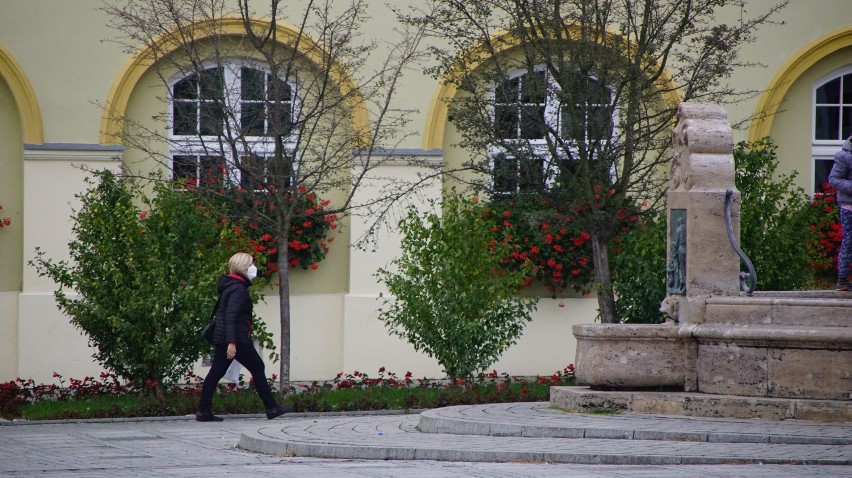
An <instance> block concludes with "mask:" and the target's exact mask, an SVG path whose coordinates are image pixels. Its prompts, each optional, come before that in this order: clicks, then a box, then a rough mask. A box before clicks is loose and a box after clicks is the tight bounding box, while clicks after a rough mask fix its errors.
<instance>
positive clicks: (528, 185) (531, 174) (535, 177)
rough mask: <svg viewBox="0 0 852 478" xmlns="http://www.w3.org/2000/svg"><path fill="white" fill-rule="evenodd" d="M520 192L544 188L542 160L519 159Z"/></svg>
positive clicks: (538, 190)
mask: <svg viewBox="0 0 852 478" xmlns="http://www.w3.org/2000/svg"><path fill="white" fill-rule="evenodd" d="M519 163H520V164H518V166H520V181H519V182H520V184H519V188H520V191H521V192H540V191H541V190H543V189H544V161H543V160H542V159H541V158H530V159H523V160H521V161H519Z"/></svg>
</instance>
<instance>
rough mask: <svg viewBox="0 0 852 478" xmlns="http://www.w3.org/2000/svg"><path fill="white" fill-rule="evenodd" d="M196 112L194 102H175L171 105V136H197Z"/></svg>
mask: <svg viewBox="0 0 852 478" xmlns="http://www.w3.org/2000/svg"><path fill="white" fill-rule="evenodd" d="M197 115H198V110H197V104H196V103H195V101H179V100H175V102H174V104H173V105H172V131H173V134H197V133H198V116H197Z"/></svg>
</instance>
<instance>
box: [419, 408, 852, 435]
mask: <svg viewBox="0 0 852 478" xmlns="http://www.w3.org/2000/svg"><path fill="white" fill-rule="evenodd" d="M493 408H499V406H495V407H492V410H491V413H471V410H476V408H475V407H469V406H462V407H448V408H442V409H435V410H426V411H424V412H422V413H421V414H420V422H419V424H418V427H417V428H418V429H419V430H420V431H421V432H424V433H443V434H452V435H481V436H497V437H499V436H504V437H509V436H512V437H530V438H603V439H608V440H656V441H690V442H708V443H770V444H787V445H795V444H799V445H852V427H849V433H848V436H824V435H817V434H816V433H821V432H823V433H824V428H821V429H819V430H813V432H812V434H810V435H807V434H805V433H807V432H805V431H801V430H797V431H796V432H793V431H791V430H789V426H788V425H787V424H783V425H782V424H779V428H780V427H786V428H787V429H788V432H787V433H783V432H782V431H780V430H779V432H776V433H767V432H732V431H713V430H712V427H704V426H702V421H701V420H695V419H683V418H680V417H662V416H655V417H653V421H652V420H641V421H642V422H645V423H642V425H643V428H644V429H643V428H640V427H637V426H636V424H634V423H632V422H631V421H630V420H620V421H617V422H614V421H613V420H607V419H606V418H605V417H603V416H601V417H594V416H590V415H583V414H573V417H578V418H582V419H581V420H577V421H579V422H581V423H580V424H578V425H574V424H572V423H571V422H573V421H575V420H574V418H572V414H569V413H566V412H560V411H558V410H555V409H544V408H538V409H536V408H530V410H529V411H526V412H527V413H525V414H524V415H523V417H524V418H525V419H526V423H518V419H517V418H518V417H515V419H514V420H511V419H510V418H512V417H510V414H508V413H507V414H500V413H493ZM515 408H517V407H515ZM536 412H538V413H536ZM463 414H464V415H463ZM542 423H548V424H542ZM705 423H712V422H705ZM648 424H651V425H653V429H648V426H647V425H648ZM684 424H688V426H689V427H690V428H692V430H691V431H686V430H678V428H684ZM810 428H813V427H810Z"/></svg>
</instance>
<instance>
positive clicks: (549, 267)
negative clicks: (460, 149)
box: [484, 186, 637, 297]
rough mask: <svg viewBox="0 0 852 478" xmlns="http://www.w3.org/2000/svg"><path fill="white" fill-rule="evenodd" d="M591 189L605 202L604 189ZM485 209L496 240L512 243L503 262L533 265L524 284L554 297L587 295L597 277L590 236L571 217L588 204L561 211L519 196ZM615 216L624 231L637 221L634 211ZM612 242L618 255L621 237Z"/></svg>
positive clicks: (549, 201)
mask: <svg viewBox="0 0 852 478" xmlns="http://www.w3.org/2000/svg"><path fill="white" fill-rule="evenodd" d="M595 190H596V191H599V194H596V195H595V200H596V201H598V202H604V201H606V200H607V199H608V195H607V193H606V190H605V189H604V187H603V186H595ZM610 195H611V194H610ZM489 206H490V207H489V208H486V209H485V211H484V214H485V215H486V216H488V217H489V218H490V219H491V220H492V221H493V222H494V224H493V226H492V227H491V231H492V232H494V234H495V236H496V237H495V240H498V241H503V242H504V243H507V244H511V245H512V249H513V252H512V258H511V259H505V260H504V263H505V264H506V265H507V266H508V267H511V268H517V267H521V265H522V264H523V263H524V262H525V261H530V262H532V264H533V268H532V272H531V274H530V275H529V276H528V277H527V280H526V285H527V286H529V285H531V284H533V283H535V282H538V283H541V284H542V285H544V287H545V288H546V289H547V290H548V291H549V292H550V293H551V294H552V295H553V296H554V297H555V296H557V295H560V294H562V293H563V292H565V291H566V290H568V289H572V290H574V291H575V292H582V293H583V294H589V293H590V290H589V288H590V285H591V284H592V282H593V281H594V277H595V273H594V268H593V265H592V244H591V241H590V240H591V235H590V234H589V233H588V232H587V231H586V230H585V229H584V228H583V227H582V226H581V225H580V224H579V221H577V220H576V219H575V218H576V217H577V216H578V215H580V214H582V213H584V212H585V210H586V209H588V208H589V207H590V206H589V205H588V204H575V205H572V206H570V207H564V205H557V204H555V202H554V201H553V200H552V199H550V198H548V197H546V196H533V195H530V196H526V195H521V196H515V197H512V198H498V199H494V200H492V202H491V203H490V205H489ZM567 211H573V213H568V212H567ZM617 217H618V219H619V221H621V225H620V227H619V230H620V231H621V232H622V233H623V232H627V231H629V230H630V228H631V227H632V225H633V224H634V223H635V222H636V221H637V214H636V213H635V211H633V210H632V209H626V208H625V209H619V210H618V212H617ZM612 242H613V252H614V253H616V254H617V253H619V252H620V246H619V242H620V238H619V237H618V236H616V237H614V238H613V241H612Z"/></svg>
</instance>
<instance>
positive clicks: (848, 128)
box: [839, 106, 852, 139]
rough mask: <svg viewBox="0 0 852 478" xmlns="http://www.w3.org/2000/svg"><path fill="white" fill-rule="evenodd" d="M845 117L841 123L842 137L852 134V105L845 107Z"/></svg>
mask: <svg viewBox="0 0 852 478" xmlns="http://www.w3.org/2000/svg"><path fill="white" fill-rule="evenodd" d="M842 112H843V118H842V121H841V123H840V138H839V139H845V138H848V137H849V136H850V135H852V107H850V106H844V107H843V110H842Z"/></svg>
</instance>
